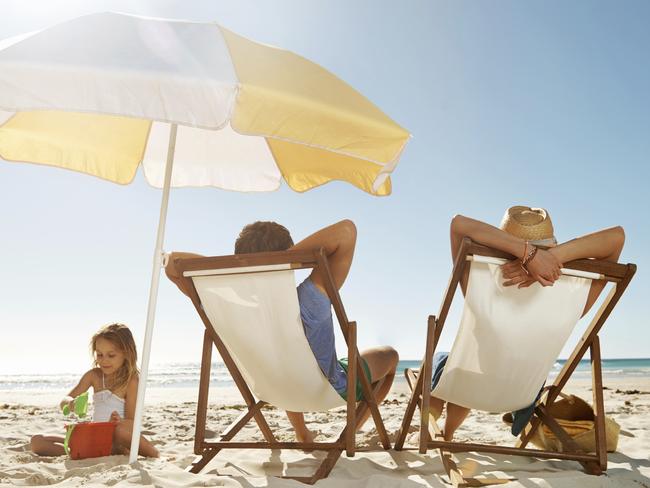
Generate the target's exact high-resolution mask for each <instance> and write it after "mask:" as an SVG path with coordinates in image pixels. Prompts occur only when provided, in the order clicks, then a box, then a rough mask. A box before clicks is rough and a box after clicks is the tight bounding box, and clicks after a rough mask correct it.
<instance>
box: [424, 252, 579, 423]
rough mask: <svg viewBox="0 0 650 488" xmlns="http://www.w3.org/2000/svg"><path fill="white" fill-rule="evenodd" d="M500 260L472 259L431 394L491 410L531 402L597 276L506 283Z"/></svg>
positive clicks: (571, 329)
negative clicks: (444, 359)
mask: <svg viewBox="0 0 650 488" xmlns="http://www.w3.org/2000/svg"><path fill="white" fill-rule="evenodd" d="M504 281H505V280H504V278H503V276H502V274H501V269H500V267H499V266H497V265H494V264H487V263H482V262H472V264H471V268H470V273H469V282H468V285H467V291H466V296H465V306H464V309H463V314H462V318H461V322H460V327H459V330H458V333H457V335H456V339H455V341H454V344H453V347H452V349H451V352H450V354H449V358H448V359H447V363H446V365H445V368H444V370H443V373H442V376H441V378H440V381H439V382H438V384H437V385H436V388H435V389H434V390H433V392H432V395H433V396H435V397H438V398H441V399H443V400H446V401H448V402H452V403H455V404H458V405H461V406H465V407H468V408H472V409H477V410H485V411H489V412H505V411H514V410H517V409H520V408H523V407H526V406H528V405H530V404H531V403H532V402H533V401H534V400H535V397H536V396H537V393H538V392H539V390H540V388H541V387H542V385H543V383H544V382H545V381H546V379H547V376H548V374H549V372H550V371H551V368H552V367H553V364H554V363H555V361H556V359H557V357H558V355H559V354H560V352H561V350H562V348H563V346H564V344H565V343H566V341H567V339H568V338H569V336H570V335H571V332H572V331H573V328H574V327H575V325H576V323H577V322H578V320H579V319H580V316H581V315H582V311H583V310H584V306H585V303H586V300H587V294H588V293H589V287H590V284H591V280H589V279H585V278H576V277H573V276H566V275H562V276H561V277H560V279H559V280H557V281H556V282H555V283H554V284H553V286H548V287H542V286H541V285H539V284H538V283H535V284H533V285H532V286H530V287H528V288H521V289H520V288H517V287H516V286H509V287H504V286H503V285H502V283H503V282H504Z"/></svg>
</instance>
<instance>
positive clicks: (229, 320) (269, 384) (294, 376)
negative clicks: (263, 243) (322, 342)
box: [184, 265, 345, 412]
mask: <svg viewBox="0 0 650 488" xmlns="http://www.w3.org/2000/svg"><path fill="white" fill-rule="evenodd" d="M278 269H279V270H278ZM184 275H185V276H190V277H191V279H192V281H193V282H194V286H195V288H196V291H197V293H198V295H199V298H200V301H201V304H202V306H203V310H204V312H205V314H206V315H207V317H208V319H209V321H210V323H211V325H212V327H213V328H214V331H215V332H216V333H217V335H218V336H219V337H220V339H221V340H222V341H223V342H224V344H225V346H226V348H227V349H228V352H229V353H230V355H231V356H232V358H233V360H234V362H235V364H236V365H237V368H238V369H239V371H240V372H241V374H242V376H243V377H244V379H245V381H246V383H247V384H248V386H249V388H250V389H251V390H252V392H253V393H254V394H255V396H256V397H257V398H258V399H260V400H263V401H265V402H268V403H270V404H272V405H274V406H276V407H278V408H282V409H285V410H289V411H294V412H307V411H325V410H329V409H331V408H334V407H338V406H343V405H345V400H343V398H341V396H340V395H339V394H338V393H337V392H336V390H334V388H333V387H332V385H331V384H330V383H329V381H328V380H327V378H326V377H325V375H324V374H323V373H322V371H321V369H320V367H319V366H318V363H317V362H316V358H315V356H314V354H313V352H312V351H311V348H310V347H309V343H308V342H307V338H306V337H305V333H304V329H303V325H302V321H301V319H300V308H299V304H298V296H297V292H296V282H295V276H294V271H292V270H291V269H290V266H289V265H271V266H254V267H248V268H229V269H214V270H198V271H189V272H188V271H186V272H185V273H184Z"/></svg>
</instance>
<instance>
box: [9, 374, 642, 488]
mask: <svg viewBox="0 0 650 488" xmlns="http://www.w3.org/2000/svg"><path fill="white" fill-rule="evenodd" d="M604 385H605V388H606V389H605V392H604V393H605V404H606V409H607V415H608V416H611V417H612V418H614V419H615V420H616V421H617V422H618V423H619V424H620V425H621V428H622V433H623V435H621V437H620V440H619V444H618V452H616V453H613V454H610V457H609V469H608V471H607V474H606V475H603V476H600V477H595V476H589V475H586V474H584V472H582V470H581V467H580V465H579V464H577V463H574V462H571V461H545V460H536V459H529V458H514V457H513V458H508V457H505V456H498V455H486V454H476V453H468V454H459V455H457V460H458V461H459V466H460V467H461V469H464V470H465V472H466V474H468V475H472V474H474V473H475V474H477V475H479V474H480V475H481V476H486V477H513V478H516V481H511V482H510V483H508V484H506V485H502V486H508V487H533V486H540V487H569V486H578V487H582V488H587V487H601V486H602V487H605V486H606V487H619V486H620V487H627V486H631V487H650V378H642V379H631V378H627V379H620V378H619V379H616V380H608V379H607V378H605V379H604ZM567 392H569V393H574V394H577V395H579V396H581V397H582V398H585V399H588V400H589V401H590V400H591V384H590V382H588V381H585V380H578V381H574V382H572V383H570V384H569V388H568V389H567ZM62 394H63V393H62V392H56V391H52V392H48V393H45V394H44V393H43V392H38V391H26V390H22V391H15V390H14V391H4V392H1V393H0V398H1V400H0V453H1V454H0V484H2V485H19V486H39V485H57V486H79V485H84V486H134V485H139V486H156V487H185V486H234V487H240V486H241V487H252V486H272V487H284V486H301V484H300V483H297V482H295V481H289V480H282V479H278V478H275V477H273V475H281V474H285V475H295V476H306V475H310V474H311V472H312V471H313V469H314V467H315V465H316V459H315V458H318V459H320V458H321V457H322V456H323V453H318V452H317V453H303V452H298V451H285V452H282V453H281V454H280V453H278V452H271V451H263V450H255V451H241V450H239V451H238V450H231V451H222V452H221V453H219V455H217V457H216V458H215V459H213V460H212V462H211V463H210V464H209V465H208V466H207V467H206V468H205V469H204V470H203V472H202V473H201V474H198V475H194V474H189V473H186V472H184V469H185V467H186V466H188V464H190V462H191V461H192V460H193V458H194V454H193V453H192V447H193V436H194V419H195V410H196V394H197V392H196V390H195V389H193V388H178V389H171V388H152V389H150V390H149V391H148V392H147V408H146V412H145V417H144V432H145V434H146V435H147V436H148V438H149V439H151V440H152V442H153V443H154V444H155V445H156V446H157V447H158V449H159V450H160V452H161V457H160V458H159V459H141V460H140V462H139V466H138V467H137V468H133V467H131V466H129V465H128V464H126V463H127V457H126V456H109V457H103V458H95V459H86V460H79V461H73V460H70V459H68V458H67V457H65V456H61V457H54V458H39V457H37V456H35V455H34V454H32V453H31V452H30V450H29V438H30V436H31V435H32V434H36V433H51V434H57V433H58V434H60V433H61V429H62V426H63V424H64V419H63V417H62V415H61V414H60V413H59V412H58V411H57V408H56V407H55V405H56V403H57V402H58V400H59V399H60V397H61V396H62ZM407 400H408V391H407V387H406V385H405V384H404V383H403V382H400V383H397V384H396V385H395V387H394V388H393V391H392V392H391V393H390V395H389V397H388V398H387V400H386V401H384V403H383V404H382V405H381V412H382V415H383V417H384V420H385V422H386V427H387V429H388V432H389V433H390V434H391V437H393V436H394V433H395V431H396V430H397V429H398V427H399V425H400V422H401V418H402V415H403V413H404V408H405V406H406V402H407ZM243 408H244V406H243V401H242V400H241V398H240V397H239V394H238V392H237V391H236V390H235V389H234V388H213V389H212V390H211V392H210V408H209V409H208V428H209V429H210V431H209V433H208V435H213V436H217V435H218V433H219V432H221V431H222V430H223V429H224V428H225V427H226V426H227V425H228V424H229V423H230V422H231V421H232V419H233V418H234V417H235V416H237V415H238V414H239V413H240V412H241V410H242V409H243ZM266 414H267V418H268V419H269V424H270V425H271V427H272V428H273V429H274V430H275V431H276V434H277V437H278V438H279V439H280V440H286V441H290V440H293V432H292V430H291V428H290V426H289V423H288V421H287V419H286V416H285V415H284V413H283V412H278V411H276V410H268V411H267V412H266ZM344 418H345V413H344V410H342V409H340V410H334V411H332V412H330V413H329V414H310V415H308V416H307V420H308V422H309V425H310V427H311V428H312V429H314V430H317V431H318V432H319V437H318V439H319V440H322V439H326V438H328V437H332V436H334V435H336V433H337V432H338V431H339V430H340V428H341V426H342V425H343V422H344ZM416 421H417V413H416V418H415V419H414V425H415V422H416ZM249 425H250V427H247V428H246V429H245V430H244V431H243V433H242V434H240V437H238V439H240V440H257V439H259V437H260V436H259V432H258V430H257V427H256V426H255V424H249ZM412 430H413V433H411V434H410V435H409V437H408V438H407V444H409V445H411V446H415V443H416V434H415V427H413V428H412ZM210 433H212V434H210ZM357 439H358V443H359V445H360V446H361V447H366V448H367V447H377V448H379V445H378V440H377V436H376V434H375V432H374V429H373V428H372V424H371V423H370V422H369V423H368V424H366V426H365V427H364V429H363V430H362V432H360V433H359V435H358V437H357ZM458 439H459V440H467V441H470V440H471V441H479V442H501V443H510V444H512V443H513V442H514V438H513V437H512V436H511V435H510V433H509V431H508V429H507V427H506V426H505V425H504V424H503V423H502V422H501V416H500V415H497V414H489V413H483V412H474V413H473V414H472V415H471V416H470V417H469V418H468V420H467V421H466V422H465V424H464V425H463V426H462V427H461V428H460V430H459V431H458ZM226 475H229V476H226ZM445 479H446V477H445V472H444V470H443V467H442V464H441V462H440V458H439V456H438V454H437V452H436V451H430V452H429V453H428V454H427V455H419V454H418V453H417V452H415V451H412V450H410V451H402V452H395V451H388V452H384V451H378V452H366V453H358V454H357V455H356V456H355V457H354V458H346V457H345V455H343V456H342V457H341V458H340V460H339V462H338V463H337V465H336V466H335V468H334V470H333V471H332V473H331V474H330V476H329V478H327V479H325V480H321V481H319V482H318V483H317V486H323V487H334V486H336V487H340V486H344V487H345V486H349V487H366V486H368V487H384V486H386V487H388V486H400V487H405V486H414V487H415V486H432V487H433V486H448V485H446V484H445Z"/></svg>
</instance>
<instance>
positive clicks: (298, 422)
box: [287, 410, 316, 442]
mask: <svg viewBox="0 0 650 488" xmlns="http://www.w3.org/2000/svg"><path fill="white" fill-rule="evenodd" d="M287 417H288V418H289V422H291V426H292V427H293V430H294V431H295V432H296V440H297V441H298V442H314V438H315V437H316V433H315V432H313V431H311V430H309V429H308V428H307V424H305V416H304V414H303V413H302V412H289V411H288V410H287Z"/></svg>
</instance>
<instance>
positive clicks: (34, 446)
mask: <svg viewBox="0 0 650 488" xmlns="http://www.w3.org/2000/svg"><path fill="white" fill-rule="evenodd" d="M44 446H45V437H43V436H42V435H40V434H37V435H34V436H32V438H31V439H30V441H29V447H30V449H31V450H32V452H33V453H34V454H41V453H42V452H43V447H44Z"/></svg>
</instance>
